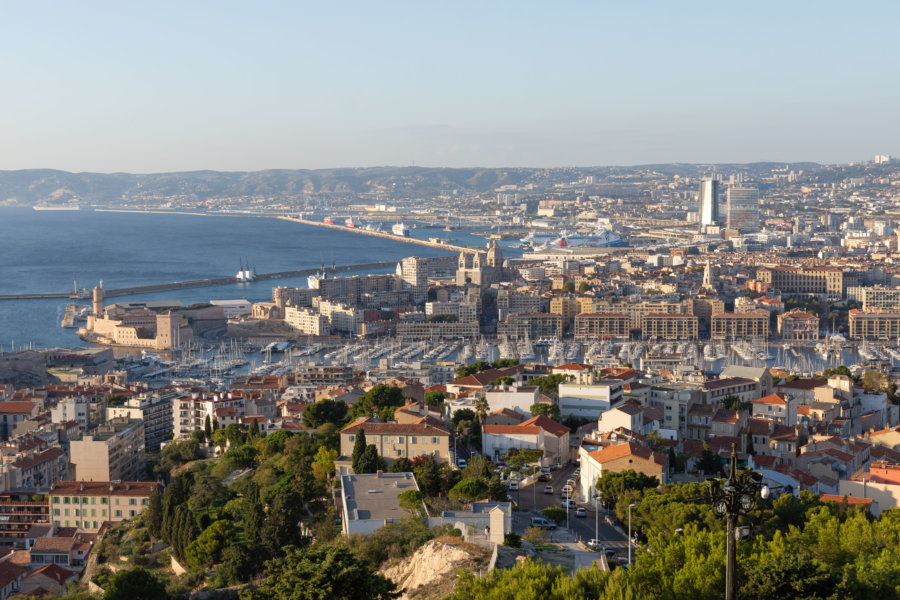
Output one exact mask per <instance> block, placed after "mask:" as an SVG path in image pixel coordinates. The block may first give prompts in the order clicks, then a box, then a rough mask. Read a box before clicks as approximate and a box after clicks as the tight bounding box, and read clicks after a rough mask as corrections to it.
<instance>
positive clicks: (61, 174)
mask: <svg viewBox="0 0 900 600" xmlns="http://www.w3.org/2000/svg"><path fill="white" fill-rule="evenodd" d="M782 166H784V163H757V164H751V165H719V166H718V167H717V168H718V169H719V170H720V171H734V170H742V171H745V172H747V173H754V172H761V171H768V170H769V169H770V168H772V167H782ZM816 166H817V165H815V164H814V163H797V164H796V165H792V168H798V169H810V168H814V167H816ZM711 168H712V165H687V164H667V165H642V166H634V167H578V168H576V167H571V168H557V169H535V168H471V169H445V168H426V167H370V168H364V169H321V170H268V171H252V172H222V171H189V172H182V173H153V174H143V175H139V174H131V173H69V172H66V171H57V170H52V169H29V170H21V171H0V203H3V204H18V205H26V206H27V205H33V204H36V203H39V202H40V203H47V204H51V205H52V204H65V203H68V202H71V201H73V200H77V201H78V202H80V203H86V204H101V205H117V204H123V203H135V202H139V203H141V204H144V205H150V206H152V205H154V204H163V203H165V202H166V201H168V200H172V199H182V200H196V201H201V202H202V201H206V200H210V199H221V200H222V201H224V202H228V201H229V200H238V199H242V198H243V199H246V198H250V197H260V198H267V199H274V200H286V201H290V200H296V199H300V198H303V197H304V196H307V195H332V196H335V197H348V198H349V197H353V196H358V195H361V194H375V195H379V194H383V195H384V197H385V198H386V199H387V198H388V197H394V198H403V197H411V198H415V197H426V196H433V195H437V194H440V193H449V192H453V191H458V192H461V193H462V192H469V193H489V192H490V191H491V190H493V189H495V188H497V187H499V186H502V185H517V186H521V185H527V184H534V186H535V188H536V189H543V188H547V187H552V186H553V185H554V184H557V183H571V182H573V181H577V180H580V179H582V178H583V177H585V176H587V175H593V176H594V177H595V181H596V183H598V184H600V183H602V182H603V181H604V180H605V179H606V178H607V177H611V176H617V175H621V174H627V173H635V174H637V173H644V174H646V173H650V172H653V173H658V174H661V175H674V174H681V175H686V176H696V175H701V174H705V173H709V172H710V170H711Z"/></svg>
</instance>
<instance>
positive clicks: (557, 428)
mask: <svg viewBox="0 0 900 600" xmlns="http://www.w3.org/2000/svg"><path fill="white" fill-rule="evenodd" d="M531 425H537V426H538V427H540V428H541V429H543V430H544V431H548V432H550V433H552V434H553V435H555V436H556V437H562V436H564V435H566V434H567V433H569V431H570V429H569V428H568V427H566V426H565V425H562V424H561V423H557V422H556V421H554V420H553V419H551V418H549V417H547V416H546V415H538V416H536V417H532V418H530V419H528V420H527V421H524V422H522V423H520V424H519V425H517V427H529V426H531Z"/></svg>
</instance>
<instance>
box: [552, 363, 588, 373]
mask: <svg viewBox="0 0 900 600" xmlns="http://www.w3.org/2000/svg"><path fill="white" fill-rule="evenodd" d="M553 370H554V371H556V370H560V371H588V370H590V367H588V366H585V365H583V364H581V363H577V362H568V363H565V364H563V365H557V366H555V367H553Z"/></svg>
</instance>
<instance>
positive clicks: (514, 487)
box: [506, 479, 519, 492]
mask: <svg viewBox="0 0 900 600" xmlns="http://www.w3.org/2000/svg"><path fill="white" fill-rule="evenodd" d="M506 487H507V488H508V489H509V490H510V491H512V492H515V491H516V490H518V489H519V482H518V481H516V480H515V479H513V480H511V481H507V482H506Z"/></svg>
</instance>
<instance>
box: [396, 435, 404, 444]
mask: <svg viewBox="0 0 900 600" xmlns="http://www.w3.org/2000/svg"><path fill="white" fill-rule="evenodd" d="M397 443H398V444H402V443H403V436H402V435H398V436H397Z"/></svg>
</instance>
